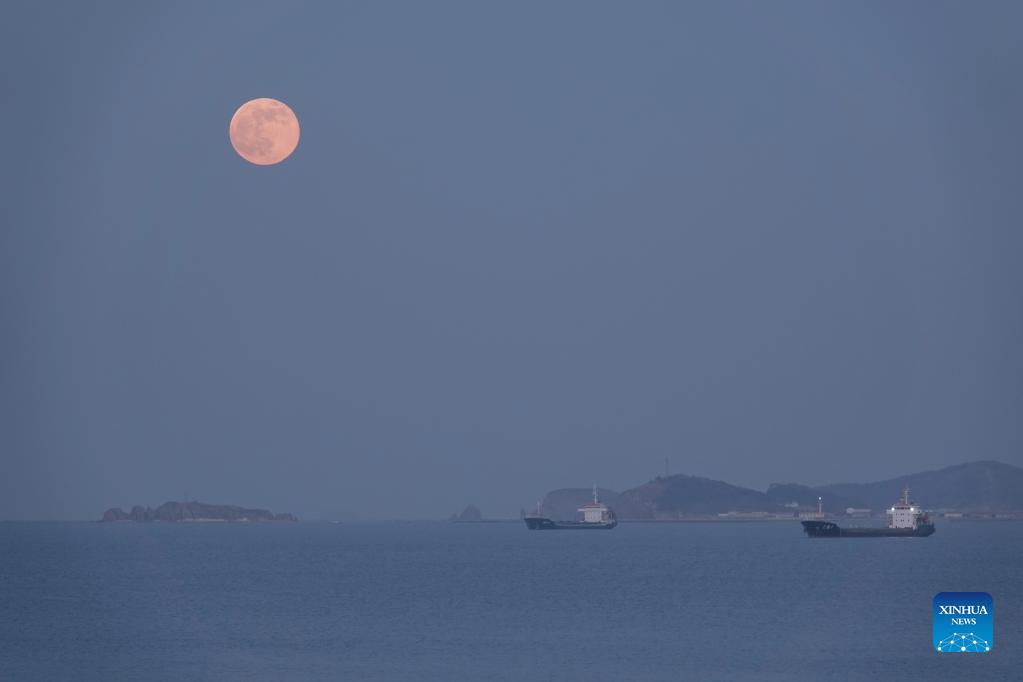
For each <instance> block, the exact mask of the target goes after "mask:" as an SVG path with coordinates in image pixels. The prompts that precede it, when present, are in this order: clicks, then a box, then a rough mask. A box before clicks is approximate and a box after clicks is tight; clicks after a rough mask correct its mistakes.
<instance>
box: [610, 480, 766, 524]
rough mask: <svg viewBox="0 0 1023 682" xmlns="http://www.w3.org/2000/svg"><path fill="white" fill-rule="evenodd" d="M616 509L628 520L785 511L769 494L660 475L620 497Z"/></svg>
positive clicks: (707, 481) (706, 481) (711, 482)
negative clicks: (731, 512) (735, 512)
mask: <svg viewBox="0 0 1023 682" xmlns="http://www.w3.org/2000/svg"><path fill="white" fill-rule="evenodd" d="M614 508H615V512H616V513H617V514H618V516H619V517H621V518H625V519H655V518H673V517H678V516H679V515H686V516H699V515H716V514H722V513H726V512H730V511H737V512H759V511H781V510H782V508H781V505H780V504H778V503H777V502H775V501H774V500H772V499H771V498H770V497H768V496H767V495H766V494H765V493H762V492H760V491H759V490H753V489H751V488H741V487H739V486H737V485H732V484H731V483H725V482H724V481H715V480H713V479H710V478H700V477H699V476H686V475H684V474H676V475H674V476H667V477H662V476H659V477H657V478H655V479H654V480H652V481H650V482H649V483H644V484H643V485H640V486H637V487H635V488H630V489H629V490H626V491H625V492H623V493H622V494H621V495H620V496H619V497H618V502H617V504H615V505H614Z"/></svg>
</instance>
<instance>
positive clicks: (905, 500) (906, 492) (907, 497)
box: [902, 485, 909, 506]
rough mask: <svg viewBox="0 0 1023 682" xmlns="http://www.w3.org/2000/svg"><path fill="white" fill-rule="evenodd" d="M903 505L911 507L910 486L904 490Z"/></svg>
mask: <svg viewBox="0 0 1023 682" xmlns="http://www.w3.org/2000/svg"><path fill="white" fill-rule="evenodd" d="M902 504H904V505H907V506H909V485H906V487H905V488H903V489H902Z"/></svg>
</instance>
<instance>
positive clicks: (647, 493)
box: [544, 461, 1023, 519]
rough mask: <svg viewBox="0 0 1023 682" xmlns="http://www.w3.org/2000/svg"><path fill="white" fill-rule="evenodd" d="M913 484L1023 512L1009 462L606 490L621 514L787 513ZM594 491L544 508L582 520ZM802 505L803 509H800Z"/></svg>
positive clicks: (975, 507) (891, 493) (957, 500)
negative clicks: (837, 478)
mask: <svg viewBox="0 0 1023 682" xmlns="http://www.w3.org/2000/svg"><path fill="white" fill-rule="evenodd" d="M906 485H908V486H909V487H910V489H911V495H912V497H914V498H915V500H916V501H917V502H919V503H920V504H921V506H923V507H925V508H926V509H933V510H954V511H962V512H987V511H990V512H998V511H1017V512H1018V511H1023V469H1021V468H1019V467H1015V466H1012V465H1010V464H1004V463H1002V462H994V461H985V462H970V463H967V464H958V465H955V466H950V467H945V468H944V469H939V470H937V471H924V472H921V473H916V474H909V475H906V476H900V477H898V478H892V479H890V480H887V481H879V482H877V483H836V484H833V485H825V486H819V487H810V486H806V485H801V484H798V483H774V484H772V485H771V486H770V487H769V488H768V489H767V492H766V493H762V492H760V491H759V490H753V489H751V488H743V487H740V486H736V485H732V484H730V483H726V482H724V481H716V480H714V479H710V478H700V477H698V476H686V475H684V474H678V475H675V476H667V477H662V476H658V477H657V478H655V479H654V480H652V481H649V482H647V483H644V484H643V485H639V486H636V487H635V488H630V489H628V490H626V491H624V492H622V493H621V494H620V495H619V494H617V493H614V492H612V491H610V490H601V492H600V496H601V499H602V500H603V501H604V502H605V503H606V504H608V506H610V507H613V508H614V509H615V512H616V513H617V514H618V517H619V518H621V519H658V518H660V519H670V518H678V517H685V516H688V517H700V516H716V515H717V514H726V513H728V512H770V513H787V512H794V511H795V510H796V508H798V509H800V510H803V511H805V510H807V509H809V510H816V509H817V498H818V497H820V498H822V504H823V507H824V511H826V512H828V513H831V514H844V513H845V511H846V509H847V508H849V507H854V508H859V509H863V508H866V509H872V510H873V511H874V512H875V513H879V512H881V511H882V510H884V509H887V508H888V507H889V506H890V505H891V504H892V502H895V501H896V500H897V499H899V497H901V495H902V489H903V487H904V486H906ZM591 495H592V493H591V492H590V490H589V489H587V488H564V489H562V490H555V491H553V492H551V493H548V495H547V497H546V498H545V499H544V512H545V514H546V515H548V516H551V517H552V518H558V519H575V518H577V517H578V512H576V510H577V509H578V508H579V507H580V506H581V505H582V504H584V503H586V502H587V501H589V500H590V497H591ZM792 503H795V504H796V505H797V507H793V506H792Z"/></svg>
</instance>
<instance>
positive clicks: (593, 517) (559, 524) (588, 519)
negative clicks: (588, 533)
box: [522, 486, 618, 530]
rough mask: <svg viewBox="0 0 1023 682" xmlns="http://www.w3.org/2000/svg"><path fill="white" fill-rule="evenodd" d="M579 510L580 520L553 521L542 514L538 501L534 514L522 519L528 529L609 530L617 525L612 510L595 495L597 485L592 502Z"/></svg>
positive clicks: (595, 487)
mask: <svg viewBox="0 0 1023 682" xmlns="http://www.w3.org/2000/svg"><path fill="white" fill-rule="evenodd" d="M579 511H580V512H582V514H583V520H582V521H555V520H553V519H549V518H547V517H546V516H544V515H543V508H542V507H541V506H540V503H539V502H538V503H537V505H536V515H535V516H526V517H524V518H523V519H522V520H523V521H525V522H526V528H528V529H529V530H611V529H612V528H614V527H615V526H617V525H618V519H617V518H616V517H615V512H614V510H613V509H611V508H610V507H608V506H607V505H605V504H604V503H603V502H601V501H600V499H599V498H598V497H597V486H593V502H588V503H586V504H584V505H583V506H582V507H580V508H579Z"/></svg>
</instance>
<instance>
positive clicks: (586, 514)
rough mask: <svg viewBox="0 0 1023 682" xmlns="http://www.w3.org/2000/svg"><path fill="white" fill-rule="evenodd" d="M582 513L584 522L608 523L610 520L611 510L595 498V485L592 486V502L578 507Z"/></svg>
mask: <svg viewBox="0 0 1023 682" xmlns="http://www.w3.org/2000/svg"><path fill="white" fill-rule="evenodd" d="M578 511H581V512H582V513H583V522H584V523H608V522H609V521H610V520H611V510H610V509H608V508H607V507H606V506H605V505H604V503H603V502H601V501H600V500H599V499H598V498H597V486H596V485H594V486H593V502H589V503H587V504H584V505H583V506H582V507H580V508H579V509H578Z"/></svg>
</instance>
